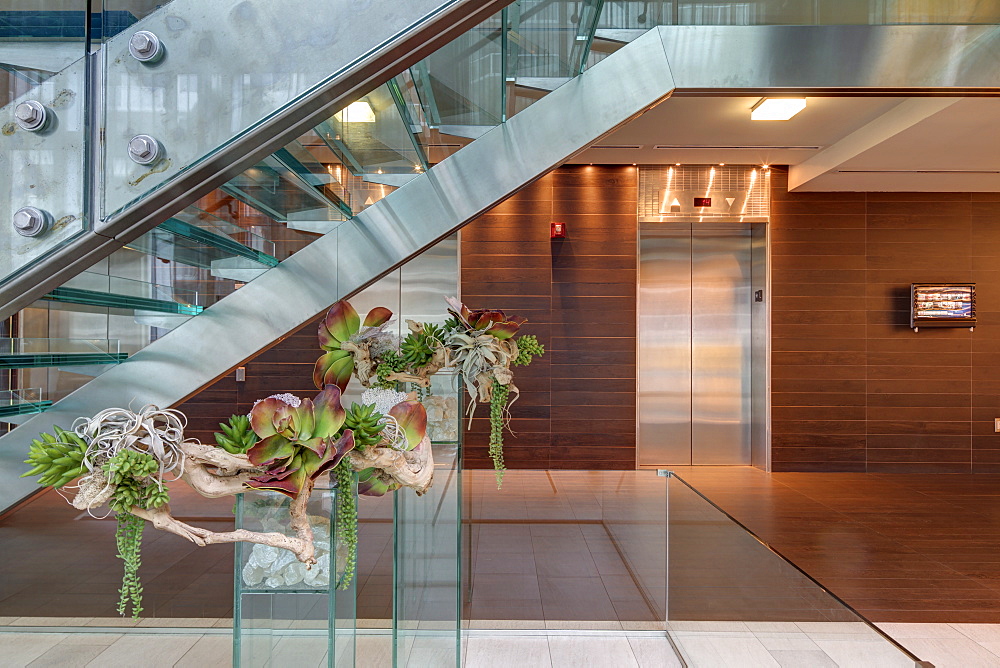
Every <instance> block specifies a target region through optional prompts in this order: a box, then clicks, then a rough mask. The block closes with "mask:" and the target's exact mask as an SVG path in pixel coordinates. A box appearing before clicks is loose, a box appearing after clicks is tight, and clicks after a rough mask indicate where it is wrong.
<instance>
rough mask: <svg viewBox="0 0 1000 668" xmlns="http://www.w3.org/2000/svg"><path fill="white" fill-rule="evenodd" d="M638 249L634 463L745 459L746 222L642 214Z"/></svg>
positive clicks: (747, 451)
mask: <svg viewBox="0 0 1000 668" xmlns="http://www.w3.org/2000/svg"><path fill="white" fill-rule="evenodd" d="M639 252H640V256H639V265H640V275H639V370H638V371H639V377H638V380H639V388H638V389H639V434H638V462H639V465H640V466H671V465H673V466H676V465H684V464H695V465H748V464H750V425H751V419H750V418H751V416H750V395H751V392H750V383H751V368H750V363H751V354H750V353H751V347H750V346H751V313H750V303H751V299H752V295H751V274H750V272H751V232H750V227H749V226H748V225H740V224H725V223H713V224H708V223H693V224H687V223H643V224H641V225H640V241H639Z"/></svg>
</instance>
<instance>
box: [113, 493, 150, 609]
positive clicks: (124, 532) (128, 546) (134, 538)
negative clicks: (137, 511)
mask: <svg viewBox="0 0 1000 668" xmlns="http://www.w3.org/2000/svg"><path fill="white" fill-rule="evenodd" d="M116 519H117V521H118V527H117V529H116V530H115V541H116V542H117V544H118V558H119V559H121V560H122V562H123V565H124V572H123V574H122V587H121V589H119V590H118V593H119V595H120V598H119V599H118V614H119V615H122V616H125V610H126V609H127V608H128V607H129V605H130V604H131V607H132V619H139V613H140V612H142V583H141V582H140V581H139V567H140V566H141V565H142V559H141V558H140V551H141V549H142V532H143V529H144V528H145V526H146V521H145V520H143V519H142V518H139V517H136V516H135V515H133V514H132V513H130V512H127V511H122V512H119V513H118V515H117V518H116Z"/></svg>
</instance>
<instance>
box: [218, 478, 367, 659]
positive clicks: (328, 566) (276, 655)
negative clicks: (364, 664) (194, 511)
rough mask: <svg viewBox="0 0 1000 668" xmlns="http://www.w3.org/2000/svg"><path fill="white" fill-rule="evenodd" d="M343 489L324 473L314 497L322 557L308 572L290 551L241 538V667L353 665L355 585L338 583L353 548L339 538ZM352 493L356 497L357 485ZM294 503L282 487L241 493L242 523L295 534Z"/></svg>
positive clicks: (237, 625)
mask: <svg viewBox="0 0 1000 668" xmlns="http://www.w3.org/2000/svg"><path fill="white" fill-rule="evenodd" d="M340 493H341V491H340V490H338V489H336V488H332V487H331V485H330V480H329V478H323V479H321V480H320V481H319V482H318V483H317V485H316V488H315V489H314V490H313V493H312V496H311V497H310V499H309V507H308V514H309V519H310V523H311V524H312V528H313V532H314V536H315V543H316V557H317V563H316V564H315V565H313V566H312V568H310V569H308V570H307V569H306V568H305V565H304V564H302V563H300V562H299V561H298V560H297V559H296V558H295V557H294V555H293V554H292V553H291V552H289V551H288V550H283V549H278V548H273V547H269V546H266V545H255V544H251V543H236V568H235V571H236V572H235V586H234V598H235V601H234V609H233V666H234V667H235V668H258V667H270V666H317V667H319V666H327V667H330V668H332V667H333V666H335V665H336V666H338V667H343V666H353V665H354V658H355V585H354V583H353V582H351V583H350V584H349V585H348V586H347V587H346V588H345V589H337V585H338V584H340V583H341V581H342V578H343V575H344V566H345V564H346V559H347V547H346V546H345V545H343V544H338V541H337V540H336V536H337V524H336V516H337V513H336V501H337V495H338V494H340ZM348 493H350V494H352V495H355V498H356V494H357V490H356V488H355V489H352V490H349V492H348ZM290 502H291V500H290V499H289V498H288V497H287V496H285V495H283V494H278V493H276V492H262V491H247V492H245V493H243V494H240V495H238V496H237V497H236V527H237V528H240V529H247V530H249V531H264V532H279V533H284V534H287V535H294V533H293V532H292V530H291V528H290V526H289V525H290V516H289V514H288V509H289V504H290ZM331 548H333V550H332V551H331Z"/></svg>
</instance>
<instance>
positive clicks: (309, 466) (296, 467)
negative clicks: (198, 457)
mask: <svg viewBox="0 0 1000 668" xmlns="http://www.w3.org/2000/svg"><path fill="white" fill-rule="evenodd" d="M340 396H341V392H340V388H339V387H337V386H336V385H327V386H326V387H324V388H323V391H322V392H320V393H319V394H318V395H316V397H315V399H311V400H310V399H301V400H299V399H298V398H297V397H292V396H291V395H275V396H271V397H268V398H267V399H264V400H262V401H258V402H257V403H256V404H255V405H254V407H253V409H251V411H250V425H251V426H252V427H253V430H254V433H256V434H257V436H259V437H260V439H261V440H260V441H258V442H257V443H256V444H255V445H254V446H253V447H252V448H250V450H248V451H247V457H248V458H249V459H250V463H251V464H253V465H254V466H260V467H264V468H265V471H264V473H262V474H260V475H258V476H256V477H254V478H252V479H251V480H250V482H249V483H247V485H248V486H249V487H252V488H254V489H266V490H271V491H275V492H281V493H282V494H285V495H287V496H290V497H292V498H293V499H294V498H296V497H297V496H298V495H299V494H300V493H301V492H302V491H303V490H304V489H305V488H306V486H307V485H308V483H309V481H311V480H316V478H318V477H319V476H320V475H321V474H323V473H325V472H327V471H329V470H330V469H331V468H333V467H334V466H336V465H337V464H339V463H340V460H341V459H343V458H344V455H346V454H347V453H348V452H349V451H351V450H353V449H354V432H352V431H351V430H350V429H347V430H344V431H343V433H341V428H342V427H343V426H344V420H345V418H346V417H347V411H345V410H344V407H343V406H342V405H341V403H340Z"/></svg>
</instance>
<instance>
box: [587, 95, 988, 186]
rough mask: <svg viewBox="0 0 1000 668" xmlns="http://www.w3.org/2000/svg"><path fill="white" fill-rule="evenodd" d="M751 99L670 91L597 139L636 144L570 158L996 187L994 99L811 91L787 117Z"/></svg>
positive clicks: (816, 181) (824, 179)
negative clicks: (766, 113) (759, 117)
mask: <svg viewBox="0 0 1000 668" xmlns="http://www.w3.org/2000/svg"><path fill="white" fill-rule="evenodd" d="M758 99H760V98H759V97H677V98H670V99H667V100H665V101H664V102H662V103H661V104H659V105H658V106H657V107H655V108H653V109H650V110H649V111H647V112H646V113H645V114H643V115H642V116H640V117H639V118H636V119H635V120H633V121H631V122H630V123H628V124H627V125H625V126H623V127H621V128H619V129H618V130H616V131H615V132H613V133H612V134H610V135H609V136H607V137H605V138H604V139H603V140H601V141H600V142H598V143H597V144H596V145H597V146H616V145H618V146H621V145H625V146H639V147H640V148H622V149H618V148H605V149H595V148H590V149H587V150H585V151H583V152H581V153H580V154H578V155H577V156H576V157H574V158H572V159H571V160H569V161H568V162H570V163H591V162H592V163H596V164H622V163H624V164H630V163H638V164H670V163H677V162H679V163H682V164H690V163H698V164H706V163H719V162H726V163H731V164H736V163H742V164H774V165H782V164H783V165H791V166H792V167H791V170H790V175H789V185H790V188H791V189H793V190H797V191H814V190H868V191H878V190H889V191H906V190H913V191H931V192H933V191H945V192H947V191H988V192H992V191H1000V173H991V172H1000V131H998V130H1000V99H997V98H898V97H896V98H883V97H809V98H808V106H807V107H806V109H805V110H803V111H802V112H800V113H799V114H798V115H797V116H795V117H794V118H792V119H791V120H788V121H751V120H750V108H751V107H752V106H753V105H754V104H755V103H756V102H757V100H758ZM658 145H659V146H671V147H676V148H661V149H656V148H653V147H654V146H658ZM782 147H784V148H782ZM920 171H923V172H928V171H930V172H932V173H919V172H920ZM914 172H918V173H914ZM942 172H943V173H942ZM983 172H987V173H983Z"/></svg>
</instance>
